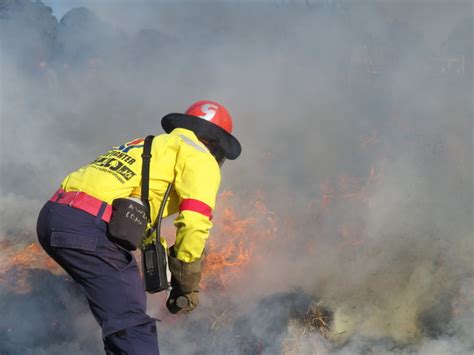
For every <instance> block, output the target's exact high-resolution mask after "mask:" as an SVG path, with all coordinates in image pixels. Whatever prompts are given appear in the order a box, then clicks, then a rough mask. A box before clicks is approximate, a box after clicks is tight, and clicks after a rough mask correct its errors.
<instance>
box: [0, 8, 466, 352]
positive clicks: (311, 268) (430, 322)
mask: <svg viewBox="0 0 474 355" xmlns="http://www.w3.org/2000/svg"><path fill="white" fill-rule="evenodd" d="M72 6H81V7H78V8H74V9H72V10H71V11H69V12H68V13H66V14H65V15H64V17H62V18H61V19H56V18H55V17H54V16H53V15H52V12H51V9H49V8H48V7H47V6H45V5H43V4H42V3H41V2H39V1H38V2H32V1H29V0H0V45H1V46H0V50H1V54H0V78H1V85H0V114H1V132H2V140H1V153H0V154H1V156H0V157H1V159H0V163H1V186H0V199H1V207H0V216H1V225H0V246H1V242H2V241H10V242H13V243H15V244H18V245H19V246H20V245H21V244H23V243H30V242H32V241H34V240H35V232H34V231H35V219H36V215H37V213H38V211H39V209H40V208H41V205H42V203H43V202H44V201H45V200H46V199H47V198H49V197H50V195H51V194H52V193H53V192H54V190H55V189H56V188H57V186H58V185H59V183H60V181H61V179H62V177H64V176H65V175H66V174H67V173H68V172H70V171H72V170H75V169H77V168H78V167H79V166H81V165H83V164H86V163H88V162H90V161H92V160H93V159H94V158H95V157H96V156H97V155H99V154H101V153H102V152H103V151H105V150H106V149H108V148H109V147H111V146H114V145H116V144H120V143H123V142H124V141H129V140H131V139H134V138H137V137H142V136H144V135H146V134H150V133H152V134H159V133H162V130H161V126H160V119H161V117H162V116H163V115H164V114H166V113H169V112H179V111H182V110H184V109H186V107H187V106H188V105H189V104H190V103H192V102H193V101H196V100H200V99H212V100H216V101H219V102H222V103H223V104H224V105H225V106H227V107H228V108H229V111H230V112H231V114H232V115H233V117H234V121H235V135H236V136H237V137H238V138H239V139H240V141H241V143H242V146H243V153H242V156H241V158H239V159H238V160H237V161H235V162H226V164H225V165H224V167H223V171H222V173H223V185H222V189H226V190H232V191H234V192H235V198H234V204H235V207H236V209H237V210H239V207H240V208H241V210H240V211H241V213H242V214H243V215H245V210H246V209H248V206H249V205H250V204H251V203H253V201H255V194H257V193H258V194H259V196H260V195H261V196H263V198H264V201H265V204H266V206H267V208H268V209H269V210H271V211H272V213H274V216H276V218H277V220H278V221H277V224H278V226H277V228H275V230H274V233H273V234H274V235H273V239H272V240H271V241H270V242H267V241H260V240H257V241H256V247H255V248H256V250H255V252H254V254H253V255H254V256H255V260H254V261H253V262H252V264H251V267H250V269H249V270H248V272H247V273H246V274H245V275H244V276H243V277H242V278H241V279H240V281H239V282H236V283H235V284H232V285H229V288H228V289H227V291H226V292H221V291H219V292H217V291H215V292H213V290H206V291H205V292H202V293H201V298H202V305H201V307H200V308H199V309H198V310H196V312H195V313H193V314H191V315H189V316H187V317H186V318H185V319H182V317H181V318H179V319H178V320H176V318H173V317H169V316H167V315H166V311H165V310H164V309H163V306H162V298H163V296H162V295H158V296H151V297H150V298H149V300H150V310H151V312H153V315H154V316H156V317H157V318H163V321H162V322H161V323H160V324H159V332H160V344H161V349H162V351H163V353H183V354H185V353H186V354H188V353H216V354H222V353H233V354H234V353H235V354H238V353H258V352H260V353H268V354H271V353H275V352H278V351H280V349H282V348H284V344H285V341H286V340H285V339H288V338H289V337H291V336H292V330H291V329H293V328H292V327H291V326H288V324H290V323H291V322H289V318H291V316H292V315H295V314H299V313H301V312H304V309H306V308H307V306H308V304H310V302H311V300H312V299H313V298H314V299H317V300H321V302H323V303H324V304H326V305H328V306H329V307H330V308H331V309H332V310H333V311H334V320H333V326H332V332H333V344H332V345H331V346H330V347H329V349H331V350H330V351H331V352H334V353H338V354H366V353H373V354H381V353H398V354H400V353H401V354H409V353H410V354H411V353H420V354H435V353H440V354H441V353H468V352H471V351H474V344H473V342H472V339H470V338H471V336H472V333H473V332H474V320H473V319H474V304H473V302H472V299H473V287H474V267H473V264H472V257H473V255H474V241H473V238H474V235H473V226H472V220H473V217H474V215H473V179H472V174H473V168H472V164H473V156H472V152H473V143H472V139H473V130H472V128H473V127H472V122H473V104H472V97H473V86H472V85H473V82H472V73H473V50H472V43H473V42H474V41H473V19H472V13H473V12H472V11H473V8H472V6H473V5H472V2H471V1H467V0H466V1H432V2H428V1H422V0H419V1H410V2H409V1H403V0H396V1H375V0H373V1H357V2H355V1H349V0H347V1H342V0H341V1H337V0H332V1H331V0H306V1H303V0H301V1H298V0H293V1H290V0H279V1H265V2H247V1H237V0H236V1H208V2H179V5H178V4H177V3H175V2H172V1H170V2H167V1H163V2H151V1H121V2H97V1H71V7H72ZM357 194H359V195H357ZM348 196H349V197H348ZM219 213H220V211H219V206H218V208H217V210H216V213H215V215H216V219H219V218H222V216H221V217H220V216H219ZM254 217H255V216H254ZM255 218H257V220H258V218H259V217H258V216H256V217H255ZM216 224H217V223H216ZM258 227H259V228H261V229H262V230H265V229H266V228H270V227H272V228H273V226H271V225H270V223H269V222H268V220H265V219H262V220H258ZM219 234H220V232H219V231H216V232H215V236H217V235H219ZM14 272H15V271H14V270H13V271H11V273H13V274H12V275H13V276H11V277H15V274H14ZM30 278H31V280H32V281H31V282H32V284H33V286H34V287H35V289H34V290H33V291H32V292H31V293H29V294H25V295H22V298H17V295H16V294H15V293H14V292H12V291H11V290H8V288H6V287H3V286H2V288H0V297H1V298H0V310H1V313H2V316H3V318H2V321H1V322H0V332H3V331H4V330H5V329H8V328H7V327H10V326H9V325H11V328H12V329H13V333H12V331H9V333H4V334H0V354H4V353H5V354H10V353H11V354H14V353H28V352H31V353H35V354H36V353H38V354H43V353H44V354H46V353H48V354H49V353H60V352H61V351H63V350H64V349H68V351H69V352H71V353H93V352H97V351H99V349H100V348H101V345H100V339H99V338H100V337H99V335H98V334H99V333H100V332H99V329H98V327H97V326H96V325H95V323H94V321H93V319H92V316H90V315H88V313H87V308H86V305H85V304H83V302H82V298H81V296H80V295H78V294H77V292H75V291H74V290H72V291H71V288H73V287H74V286H72V283H71V282H70V281H67V280H64V278H61V277H53V276H51V275H49V274H48V273H47V272H46V271H44V272H43V273H42V274H41V273H39V274H38V273H36V271H35V272H34V273H33V274H32V275H31V276H30ZM1 284H2V278H0V286H1ZM44 290H49V291H50V293H49V294H48V293H47V292H45V291H44ZM308 295H309V296H308ZM308 297H310V298H309V299H308ZM58 304H59V306H58ZM25 305H26V306H25ZM25 307H26V308H25ZM6 309H8V310H9V311H8V312H5V310H6ZM24 309H27V310H29V311H28V312H26V311H24ZM302 309H303V311H302ZM12 310H13V311H12ZM14 310H18V312H20V313H21V317H18V314H19V313H18V312H15V311H14ZM47 310H50V311H51V312H56V311H57V314H58V317H62V318H63V324H66V326H67V327H68V329H69V330H70V332H68V331H66V330H65V329H62V330H60V331H55V328H54V327H53V326H52V327H53V328H47V329H50V330H51V332H50V333H52V334H53V335H52V338H53V339H50V338H47V337H46V336H45V335H44V332H43V331H44V328H41V327H42V326H43V325H42V324H43V323H44V322H47V323H48V324H51V321H50V317H51V315H50V313H49V312H46V311H47ZM226 312H227V313H226ZM229 314H230V315H229ZM79 315H80V316H79ZM78 317H80V318H78ZM25 319H27V320H28V324H29V325H30V326H31V325H34V327H31V328H30V327H29V328H28V331H27V332H20V331H18V332H14V330H15V329H20V328H21V327H23V326H22V324H23V323H22V322H24V321H25ZM53 324H54V322H53ZM216 324H217V325H216ZM219 324H220V326H219ZM281 324H283V326H281ZM177 325H178V326H177ZM272 325H274V326H272ZM295 327H296V328H295V329H297V328H298V327H297V326H295ZM35 328H37V329H41V330H42V331H41V332H40V331H38V333H35V331H34V329H35ZM178 328H179V330H178ZM91 329H92V330H93V329H96V330H97V332H93V331H91ZM211 330H212V331H211ZM296 332H297V330H296ZM210 334H211V335H210ZM293 335H294V334H293ZM294 336H296V335H294ZM262 339H263V341H262ZM301 339H303V338H301ZM328 351H329V350H328V346H327V344H325V342H324V341H323V339H322V338H321V336H320V335H319V334H318V333H316V332H315V333H314V334H311V335H310V336H307V337H304V339H303V340H302V341H301V344H300V348H299V350H298V352H300V353H314V352H323V353H324V352H328ZM62 353H64V352H62Z"/></svg>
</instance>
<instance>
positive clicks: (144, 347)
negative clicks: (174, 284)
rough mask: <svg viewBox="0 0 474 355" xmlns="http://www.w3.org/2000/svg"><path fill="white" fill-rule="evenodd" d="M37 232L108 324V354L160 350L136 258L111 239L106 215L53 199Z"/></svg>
mask: <svg viewBox="0 0 474 355" xmlns="http://www.w3.org/2000/svg"><path fill="white" fill-rule="evenodd" d="M37 233H38V240H39V242H40V244H41V246H42V247H43V248H44V250H45V251H46V252H47V253H48V254H49V255H50V256H51V257H52V258H53V259H54V260H55V261H56V262H57V263H58V264H59V265H61V266H62V267H63V268H64V270H66V272H67V273H68V274H69V275H70V276H71V277H72V278H73V279H74V280H75V281H76V282H77V283H79V284H80V285H81V286H82V288H83V289H84V291H85V295H86V297H87V301H88V303H89V307H90V309H91V311H92V314H93V315H94V317H95V319H96V320H97V322H98V323H99V325H100V326H101V328H102V337H103V340H104V348H105V352H106V354H140V355H156V354H159V351H158V339H157V332H156V324H155V320H154V319H153V318H151V317H149V316H148V315H147V314H146V313H145V311H146V295H145V291H144V290H143V280H142V278H141V276H140V273H139V271H138V267H137V263H136V261H135V258H134V257H133V255H132V254H131V253H130V252H129V251H128V250H126V249H124V248H122V247H121V246H119V245H117V244H116V243H113V242H111V241H110V240H109V239H108V238H107V224H106V223H105V222H104V221H102V220H101V218H100V216H97V217H94V216H92V215H90V214H88V213H86V212H83V211H81V210H78V209H75V208H72V207H69V206H67V205H63V204H58V203H55V202H47V203H46V204H45V205H44V207H43V208H42V210H41V212H40V214H39V217H38V224H37Z"/></svg>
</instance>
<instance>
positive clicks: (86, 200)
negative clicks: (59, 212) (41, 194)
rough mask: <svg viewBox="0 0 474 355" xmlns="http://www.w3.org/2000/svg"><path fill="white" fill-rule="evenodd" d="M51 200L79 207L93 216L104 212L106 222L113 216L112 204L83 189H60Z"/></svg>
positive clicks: (103, 216)
mask: <svg viewBox="0 0 474 355" xmlns="http://www.w3.org/2000/svg"><path fill="white" fill-rule="evenodd" d="M50 201H53V202H57V203H61V204H63V205H68V206H70V207H73V208H77V209H79V210H82V211H84V212H87V213H89V214H91V215H93V216H98V215H99V213H102V216H101V218H102V220H103V221H105V222H109V221H110V217H111V216H112V206H111V205H109V204H107V203H106V202H104V201H102V200H99V199H98V198H95V197H93V196H91V195H88V194H86V193H85V192H81V191H69V192H66V191H64V190H63V189H58V190H57V191H56V192H55V193H54V195H53V197H51V199H50ZM103 206H104V207H103Z"/></svg>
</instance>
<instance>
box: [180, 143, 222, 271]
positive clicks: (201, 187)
mask: <svg viewBox="0 0 474 355" xmlns="http://www.w3.org/2000/svg"><path fill="white" fill-rule="evenodd" d="M176 169H177V172H176V179H175V189H176V192H177V194H178V198H179V214H178V217H177V218H176V219H175V221H174V225H175V226H176V228H177V230H176V241H175V245H174V250H175V253H176V257H177V258H178V259H179V260H181V261H184V262H192V261H195V260H197V259H199V258H200V257H201V256H202V254H203V251H204V247H205V244H206V240H207V238H208V236H209V231H210V229H211V227H212V222H211V219H212V210H213V209H214V206H215V202H216V195H217V191H218V189H219V185H220V180H221V175H220V170H219V166H218V165H217V162H216V161H215V159H214V158H213V157H212V156H211V155H209V154H205V153H200V152H199V153H196V154H191V155H189V156H187V157H186V159H185V160H184V162H183V163H182V164H178V165H177V167H176Z"/></svg>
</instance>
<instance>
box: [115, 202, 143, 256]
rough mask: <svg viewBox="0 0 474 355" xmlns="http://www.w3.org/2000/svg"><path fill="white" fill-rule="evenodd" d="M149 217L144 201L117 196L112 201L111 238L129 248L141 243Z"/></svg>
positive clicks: (134, 247)
mask: <svg viewBox="0 0 474 355" xmlns="http://www.w3.org/2000/svg"><path fill="white" fill-rule="evenodd" d="M147 222H148V217H147V214H146V210H145V206H144V205H143V202H142V201H141V200H140V199H138V198H117V199H115V200H114V201H113V202H112V217H111V219H110V222H109V238H110V239H111V240H112V241H113V242H115V243H117V244H119V245H121V246H123V247H124V248H125V249H128V250H135V249H137V247H138V246H139V245H140V244H141V242H142V240H143V236H144V234H145V229H146V226H147Z"/></svg>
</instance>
